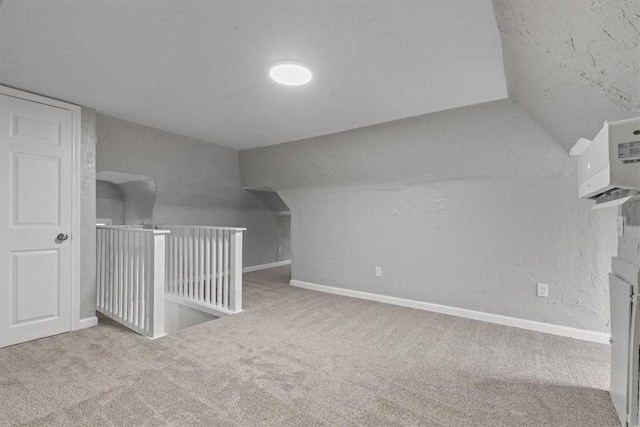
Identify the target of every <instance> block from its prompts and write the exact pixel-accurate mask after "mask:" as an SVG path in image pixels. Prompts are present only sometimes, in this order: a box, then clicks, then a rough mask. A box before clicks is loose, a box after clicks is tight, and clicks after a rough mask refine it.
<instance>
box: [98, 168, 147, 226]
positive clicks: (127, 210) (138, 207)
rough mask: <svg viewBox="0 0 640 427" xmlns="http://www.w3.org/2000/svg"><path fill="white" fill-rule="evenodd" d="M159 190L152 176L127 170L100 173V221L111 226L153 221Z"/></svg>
mask: <svg viewBox="0 0 640 427" xmlns="http://www.w3.org/2000/svg"><path fill="white" fill-rule="evenodd" d="M157 193H158V191H157V187H156V184H155V182H154V180H153V178H151V177H148V176H143V175H134V174H129V173H123V172H111V171H103V172H98V173H97V174H96V222H97V223H99V224H110V225H140V224H152V223H153V222H154V217H153V207H154V206H155V203H156V200H157Z"/></svg>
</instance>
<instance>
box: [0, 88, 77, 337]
mask: <svg viewBox="0 0 640 427" xmlns="http://www.w3.org/2000/svg"><path fill="white" fill-rule="evenodd" d="M0 94H2V95H7V96H12V97H14V98H20V99H24V100H27V101H33V102H37V103H39V104H44V105H49V106H52V107H57V108H62V109H64V110H68V111H71V113H72V123H71V132H72V136H71V146H72V155H71V162H72V169H73V170H72V173H71V176H72V181H73V182H72V186H71V199H72V202H71V239H70V240H71V325H70V328H71V329H70V330H71V331H75V330H78V329H82V328H83V326H82V325H81V322H80V320H81V319H80V285H81V283H80V261H81V260H80V254H81V248H80V242H81V236H80V232H81V224H80V220H81V212H80V206H81V193H80V185H81V180H80V173H81V156H80V146H81V145H80V144H81V135H82V134H81V132H82V126H81V110H82V108H81V107H80V106H78V105H74V104H70V103H68V102H64V101H60V100H57V99H52V98H49V97H45V96H41V95H36V94H34V93H30V92H25V91H23V90H19V89H14V88H12V87H8V86H4V85H1V84H0ZM1 238H2V236H1V235H0V239H1ZM0 274H2V271H0Z"/></svg>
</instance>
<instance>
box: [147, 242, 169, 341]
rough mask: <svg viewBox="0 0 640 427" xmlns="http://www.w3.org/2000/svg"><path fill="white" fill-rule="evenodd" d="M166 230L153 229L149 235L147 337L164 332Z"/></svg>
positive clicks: (153, 336) (159, 335) (158, 335)
mask: <svg viewBox="0 0 640 427" xmlns="http://www.w3.org/2000/svg"><path fill="white" fill-rule="evenodd" d="M169 233H170V231H168V230H155V231H153V234H152V237H151V257H150V258H151V259H150V261H151V265H150V266H149V273H150V275H151V278H150V279H151V280H150V281H149V282H148V283H149V293H150V295H149V299H148V300H147V301H148V304H149V319H150V322H149V337H150V338H158V337H161V336H163V335H165V333H164V292H165V289H164V286H165V274H166V267H165V263H166V259H167V258H166V255H165V250H166V235H167V234H169Z"/></svg>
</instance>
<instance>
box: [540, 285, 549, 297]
mask: <svg viewBox="0 0 640 427" xmlns="http://www.w3.org/2000/svg"><path fill="white" fill-rule="evenodd" d="M538 296H539V297H542V298H547V297H548V296H549V285H547V284H546V283H538Z"/></svg>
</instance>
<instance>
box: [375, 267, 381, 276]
mask: <svg viewBox="0 0 640 427" xmlns="http://www.w3.org/2000/svg"><path fill="white" fill-rule="evenodd" d="M376 277H382V267H376Z"/></svg>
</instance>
